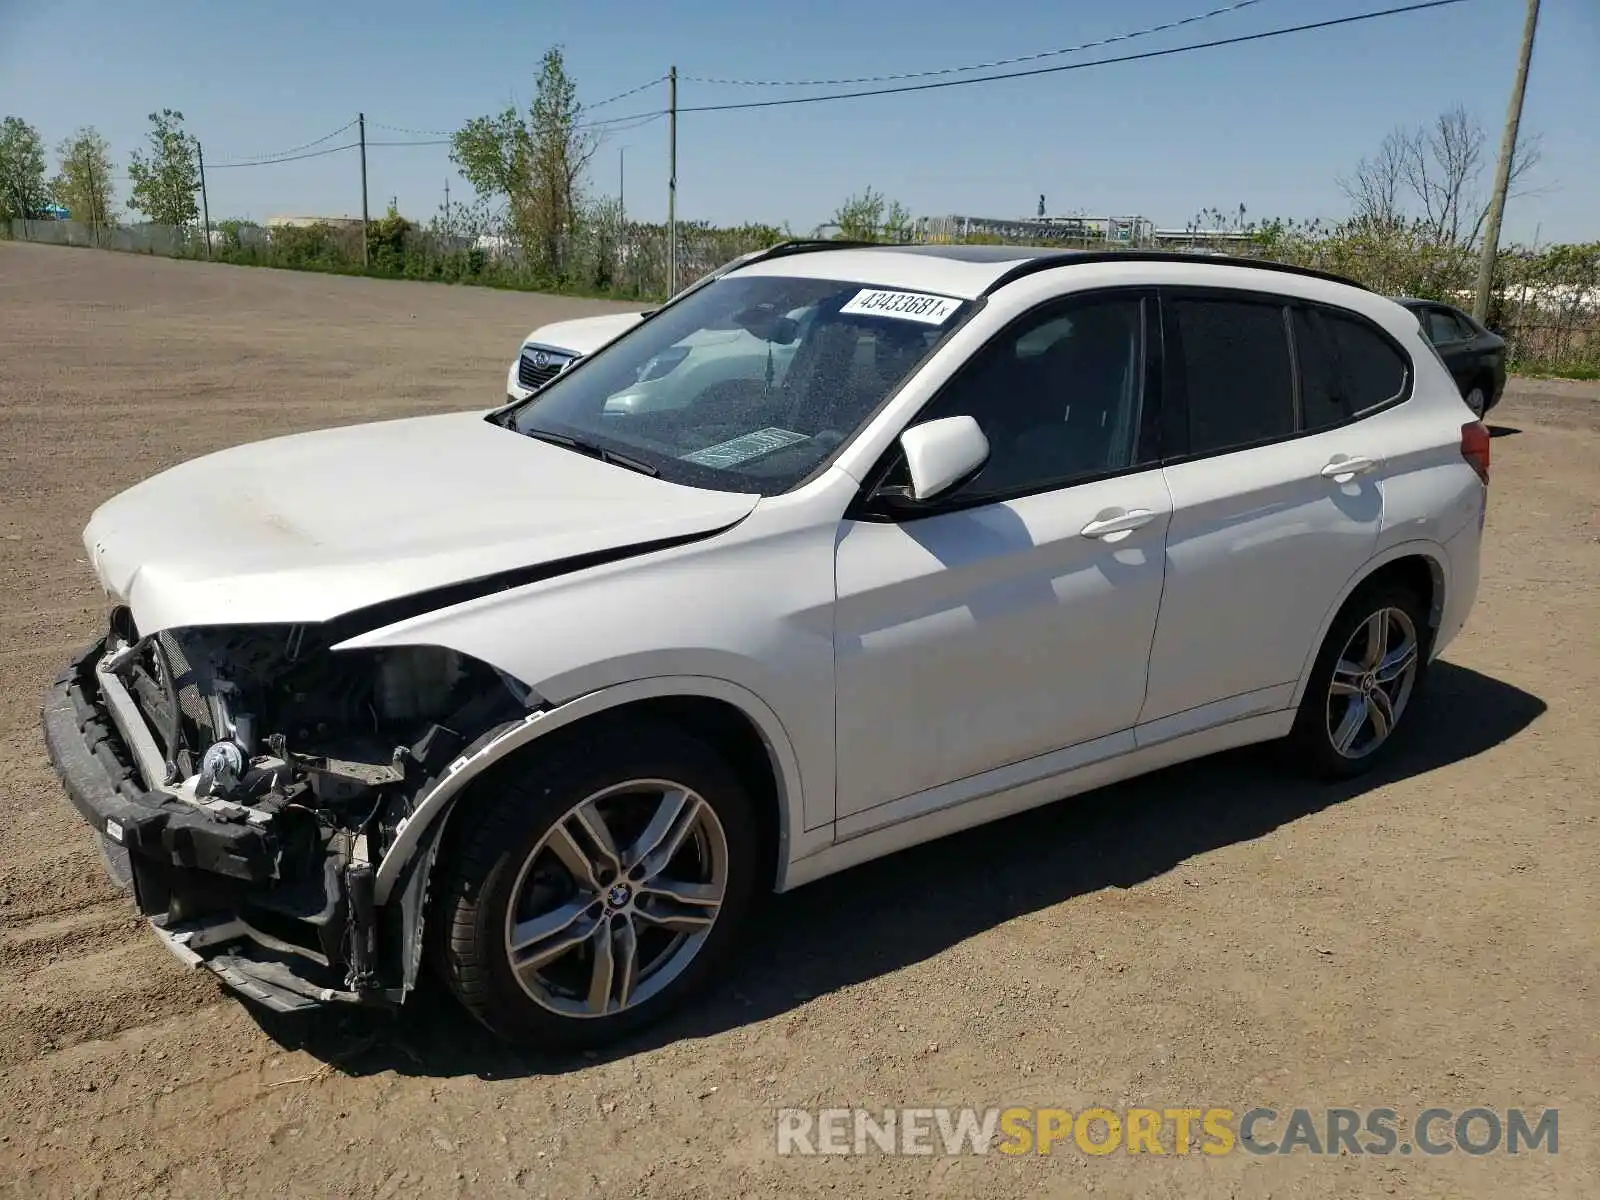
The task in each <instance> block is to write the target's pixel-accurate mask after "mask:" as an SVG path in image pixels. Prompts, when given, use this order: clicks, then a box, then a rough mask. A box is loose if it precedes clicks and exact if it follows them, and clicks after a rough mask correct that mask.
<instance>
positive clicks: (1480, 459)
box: [1461, 421, 1489, 487]
mask: <svg viewBox="0 0 1600 1200" xmlns="http://www.w3.org/2000/svg"><path fill="white" fill-rule="evenodd" d="M1461 457H1462V458H1464V459H1466V460H1467V465H1468V466H1469V467H1471V468H1472V469H1473V470H1474V471H1476V472H1477V473H1478V478H1479V479H1481V480H1483V482H1484V486H1486V487H1487V486H1488V483H1489V427H1488V426H1487V425H1485V424H1484V423H1483V422H1482V421H1468V422H1467V423H1466V424H1465V425H1463V426H1462V427H1461Z"/></svg>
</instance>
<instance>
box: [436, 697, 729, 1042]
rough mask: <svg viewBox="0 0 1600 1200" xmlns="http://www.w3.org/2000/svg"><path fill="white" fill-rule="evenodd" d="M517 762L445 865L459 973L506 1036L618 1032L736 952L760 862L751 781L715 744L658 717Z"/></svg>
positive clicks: (449, 976)
mask: <svg viewBox="0 0 1600 1200" xmlns="http://www.w3.org/2000/svg"><path fill="white" fill-rule="evenodd" d="M517 766H518V768H519V769H518V771H517V773H516V775H515V776H514V777H511V776H509V775H508V774H502V775H501V776H499V777H498V778H497V779H496V780H495V781H494V782H493V783H492V784H490V786H489V790H487V791H485V793H484V794H482V795H480V796H477V797H475V798H474V803H473V806H472V808H471V809H470V810H469V811H468V812H467V813H466V814H463V816H464V819H465V820H466V821H467V825H466V827H465V828H464V829H463V831H462V833H461V836H460V837H459V838H458V839H456V840H455V843H454V844H455V852H454V854H453V856H452V860H451V861H450V862H449V863H447V864H443V869H444V875H445V886H444V889H443V896H442V901H441V912H440V923H441V925H442V926H443V930H442V932H443V937H444V943H443V945H442V947H441V949H442V960H443V967H444V972H445V977H446V980H447V982H448V983H449V985H450V988H451V990H452V991H453V992H454V993H455V995H456V997H457V998H458V999H459V1000H460V1001H461V1002H462V1003H463V1004H464V1005H465V1006H466V1007H467V1009H468V1010H469V1011H470V1012H472V1013H473V1015H474V1016H476V1017H477V1018H478V1019H479V1020H480V1021H482V1022H483V1023H484V1024H485V1025H487V1026H488V1027H489V1028H490V1029H492V1030H493V1031H494V1032H495V1033H497V1034H499V1035H500V1036H502V1037H504V1038H506V1039H507V1040H509V1041H514V1042H518V1043H523V1044H528V1045H533V1046H538V1047H542V1048H547V1049H552V1050H568V1049H580V1048H584V1047H588V1046H594V1045H598V1044H601V1043H604V1042H609V1041H612V1040H615V1039H616V1038H619V1037H622V1036H624V1035H626V1034H627V1033H629V1032H632V1031H633V1030H636V1029H638V1028H641V1027H642V1026H644V1025H647V1024H650V1023H652V1022H653V1021H655V1020H657V1019H659V1018H660V1017H662V1016H664V1015H665V1014H666V1013H667V1012H668V1011H669V1010H670V1009H671V1008H672V1007H674V1006H675V1005H676V1004H677V1003H679V1002H680V1001H682V1000H683V999H685V998H686V997H687V996H688V995H689V994H690V993H692V992H693V991H694V990H695V989H696V988H697V987H698V986H699V985H700V984H701V983H703V982H704V981H705V980H706V979H707V978H708V977H709V976H710V975H711V974H712V973H713V972H714V970H715V969H716V967H717V966H718V965H720V963H721V962H722V961H724V959H725V956H726V954H727V951H728V950H729V949H730V948H731V946H732V943H733V940H734V938H735V935H736V934H737V933H738V931H739V927H740V926H741V925H742V924H743V922H744V918H745V916H746V914H747V912H748V910H749V908H750V906H751V902H752V899H753V897H754V894H755V887H756V880H757V876H758V862H759V856H760V842H759V838H758V836H757V831H756V825H755V820H754V814H753V811H752V808H751V801H750V798H749V795H748V793H747V791H746V789H745V788H744V786H743V785H742V784H741V783H740V781H739V779H738V777H737V776H736V775H735V774H734V772H733V771H732V770H731V769H730V768H729V767H728V766H727V764H726V763H725V762H724V761H723V759H722V758H721V756H720V755H718V754H717V753H716V752H715V751H714V750H712V749H711V748H710V747H709V746H707V745H705V744H704V743H702V742H700V741H698V740H695V739H694V738H692V737H690V736H688V735H686V734H683V733H680V732H678V731H677V730H675V729H673V728H670V727H666V726H659V725H655V724H649V725H646V724H628V725H614V726H611V727H610V728H609V729H608V730H607V731H606V733H605V735H604V736H602V737H599V738H597V739H595V740H586V741H575V742H569V743H566V744H565V745H563V746H562V747H560V748H558V749H557V750H555V751H554V752H553V753H550V754H546V755H530V756H529V757H528V758H527V759H526V760H525V761H524V762H521V763H518V764H517Z"/></svg>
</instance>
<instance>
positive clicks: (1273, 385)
mask: <svg viewBox="0 0 1600 1200" xmlns="http://www.w3.org/2000/svg"><path fill="white" fill-rule="evenodd" d="M1164 311H1165V312H1166V313H1167V314H1168V318H1169V320H1168V321H1167V329H1168V341H1167V351H1168V354H1169V355H1171V354H1172V353H1173V351H1174V350H1176V352H1177V353H1176V362H1175V363H1173V364H1172V365H1173V366H1175V367H1176V368H1177V373H1178V377H1179V379H1180V381H1181V385H1182V387H1183V392H1184V396H1185V400H1186V408H1187V415H1188V423H1189V452H1190V453H1191V454H1215V453H1218V452H1220V451H1225V450H1231V449H1236V448H1239V447H1243V446H1249V445H1252V444H1254V443H1256V442H1265V441H1271V440H1272V439H1274V438H1280V437H1286V436H1288V435H1290V434H1292V433H1294V431H1295V412H1294V371H1293V365H1292V360H1291V359H1290V354H1289V335H1288V328H1287V324H1286V321H1285V309H1284V307H1283V305H1282V304H1281V303H1278V302H1276V301H1270V300H1269V301H1264V302H1263V301H1257V300H1250V299H1244V298H1239V299H1234V298H1232V297H1223V296H1213V295H1209V294H1208V295H1183V294H1179V295H1176V296H1174V297H1172V298H1171V299H1170V300H1169V301H1167V302H1166V304H1165V305H1164ZM1174 343H1176V345H1174Z"/></svg>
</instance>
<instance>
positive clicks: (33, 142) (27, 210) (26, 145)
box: [0, 117, 50, 220]
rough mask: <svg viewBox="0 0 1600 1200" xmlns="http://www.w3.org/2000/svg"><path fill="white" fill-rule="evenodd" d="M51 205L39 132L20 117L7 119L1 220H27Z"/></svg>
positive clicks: (2, 136)
mask: <svg viewBox="0 0 1600 1200" xmlns="http://www.w3.org/2000/svg"><path fill="white" fill-rule="evenodd" d="M49 202H50V189H49V188H48V187H46V186H45V182H44V142H43V141H42V140H41V139H40V137H39V131H38V130H37V129H35V128H34V127H33V126H32V125H29V124H28V123H27V122H26V121H24V120H23V119H22V118H21V117H7V118H6V119H5V121H4V122H0V219H6V218H10V217H21V218H22V219H24V220H26V219H27V218H28V217H31V216H34V215H36V214H37V213H38V211H39V210H40V209H41V208H43V207H44V206H45V205H46V204H48V203H49Z"/></svg>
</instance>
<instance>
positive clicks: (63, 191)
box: [50, 125, 117, 228]
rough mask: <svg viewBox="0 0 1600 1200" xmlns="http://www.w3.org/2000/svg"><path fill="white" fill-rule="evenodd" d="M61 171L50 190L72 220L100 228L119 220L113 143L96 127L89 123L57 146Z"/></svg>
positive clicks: (52, 182)
mask: <svg viewBox="0 0 1600 1200" xmlns="http://www.w3.org/2000/svg"><path fill="white" fill-rule="evenodd" d="M56 155H57V157H58V158H59V159H60V164H61V165H60V170H59V171H58V173H57V174H56V177H55V179H54V180H52V181H51V184H50V191H51V193H52V194H53V195H54V196H55V200H56V203H57V204H60V205H62V206H63V207H65V208H66V209H68V210H69V211H70V212H71V214H72V219H73V220H75V221H82V222H83V223H84V224H86V225H91V226H94V227H96V228H98V227H99V226H101V225H114V224H116V220H117V211H116V191H115V189H114V188H113V187H112V184H111V143H110V142H108V141H106V139H105V137H104V136H102V134H101V133H100V131H99V130H97V129H95V128H94V126H92V125H90V126H86V127H85V128H83V129H80V130H78V132H77V133H75V134H73V135H72V136H71V137H69V138H67V139H66V140H65V141H63V142H62V143H61V144H60V145H59V146H57V147H56Z"/></svg>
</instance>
